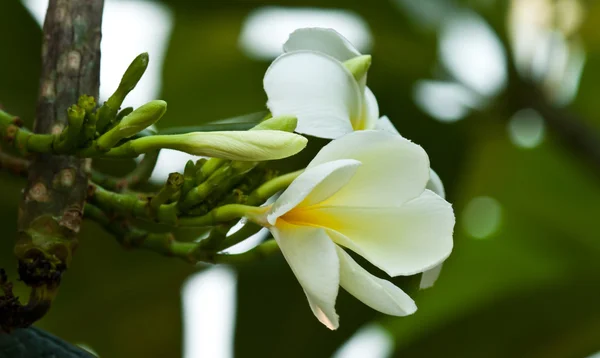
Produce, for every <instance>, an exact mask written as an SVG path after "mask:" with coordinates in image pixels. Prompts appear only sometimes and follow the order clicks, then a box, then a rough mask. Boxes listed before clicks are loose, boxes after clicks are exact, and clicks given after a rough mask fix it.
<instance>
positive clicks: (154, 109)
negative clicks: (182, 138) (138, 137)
mask: <svg viewBox="0 0 600 358" xmlns="http://www.w3.org/2000/svg"><path fill="white" fill-rule="evenodd" d="M166 111H167V102H165V101H160V100H155V101H150V102H148V103H146V104H144V105H142V106H141V107H139V108H137V109H136V110H134V111H133V112H131V113H130V114H128V115H126V116H125V117H123V119H122V120H121V121H120V122H119V123H118V124H117V125H116V126H114V127H113V128H112V129H111V130H109V131H108V132H106V133H105V134H103V135H102V136H101V137H100V138H98V147H99V148H100V149H101V150H107V149H110V148H112V147H113V146H114V145H115V144H117V143H118V142H119V141H120V140H122V139H124V138H129V137H131V136H133V135H135V134H137V133H138V132H140V131H141V130H143V129H145V128H147V127H149V126H151V125H152V124H154V123H156V122H157V121H158V120H159V119H160V118H161V117H162V116H163V115H164V114H165V112H166Z"/></svg>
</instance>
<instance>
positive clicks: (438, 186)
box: [426, 169, 446, 198]
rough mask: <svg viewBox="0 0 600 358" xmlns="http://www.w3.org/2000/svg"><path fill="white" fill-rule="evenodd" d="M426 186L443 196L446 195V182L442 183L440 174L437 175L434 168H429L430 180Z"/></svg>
mask: <svg viewBox="0 0 600 358" xmlns="http://www.w3.org/2000/svg"><path fill="white" fill-rule="evenodd" d="M426 188H427V189H429V190H431V191H433V192H434V193H436V194H437V195H439V196H441V197H442V198H445V197H446V191H445V190H444V184H442V180H441V179H440V177H439V175H437V173H436V172H434V171H433V169H429V181H428V182H427V186H426Z"/></svg>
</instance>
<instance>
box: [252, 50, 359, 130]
mask: <svg viewBox="0 0 600 358" xmlns="http://www.w3.org/2000/svg"><path fill="white" fill-rule="evenodd" d="M263 85H264V89H265V92H266V93H267V97H268V101H267V107H269V110H270V111H271V113H272V114H273V116H282V115H292V116H296V117H297V118H298V126H297V127H296V132H298V133H305V134H309V135H312V136H315V137H321V138H337V137H340V136H342V135H344V134H346V133H349V132H352V125H351V123H350V118H355V117H358V116H359V115H360V113H361V105H362V103H361V101H362V95H361V93H360V90H359V87H358V84H357V83H356V81H355V80H354V77H352V74H351V73H350V72H348V70H347V69H346V68H345V67H344V66H343V65H342V64H341V63H340V62H339V61H337V60H336V59H334V58H332V57H329V56H327V55H324V54H321V53H318V52H311V51H296V52H292V53H287V54H284V55H282V56H279V57H278V58H277V59H276V60H275V61H273V63H272V64H271V66H270V67H269V69H268V70H267V73H266V74H265V78H264V80H263Z"/></svg>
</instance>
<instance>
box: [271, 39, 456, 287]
mask: <svg viewBox="0 0 600 358" xmlns="http://www.w3.org/2000/svg"><path fill="white" fill-rule="evenodd" d="M283 48H284V51H285V54H283V55H282V56H280V57H278V58H277V59H276V60H275V61H274V62H273V63H272V64H271V66H270V67H269V69H268V70H267V73H266V74H265V77H264V81H263V84H264V89H265V92H266V93H267V96H268V102H267V107H268V108H269V110H270V111H271V113H273V115H274V116H278V115H294V116H296V117H297V118H298V126H297V127H296V131H297V132H298V133H304V134H308V135H312V136H315V137H321V138H329V139H335V138H338V137H340V136H342V135H344V134H347V133H350V132H352V131H356V130H366V129H378V130H385V131H388V132H392V133H396V134H398V135H400V134H399V132H398V131H397V130H396V128H395V127H394V125H393V124H392V122H391V121H390V120H389V119H388V118H387V117H386V116H383V117H381V118H380V117H379V106H378V104H377V99H376V98H375V95H374V94H373V92H371V90H370V89H369V88H368V87H367V86H366V81H367V76H366V73H365V74H364V75H363V76H362V77H360V78H359V79H358V80H357V79H356V78H355V76H354V75H353V74H352V73H351V72H350V71H349V70H348V67H347V66H345V65H344V63H346V64H348V61H351V60H353V59H355V58H357V57H358V56H361V53H360V52H358V50H357V49H356V48H355V47H354V46H352V44H351V43H350V42H349V41H348V40H347V39H346V38H344V37H343V36H342V35H340V34H339V33H338V32H336V31H335V30H333V29H324V28H303V29H298V30H296V31H294V32H293V33H292V34H291V35H290V37H289V39H288V41H287V42H286V43H285V44H284V45H283ZM427 188H428V189H430V190H432V191H434V192H435V193H436V194H438V195H440V196H441V197H445V191H444V186H443V184H442V181H441V180H440V178H439V176H438V175H437V174H436V173H435V172H434V171H433V170H430V173H429V181H428V182H427ZM439 272H440V268H435V269H434V270H432V271H431V272H430V273H428V274H427V275H424V276H423V280H422V282H421V287H422V288H427V287H430V286H432V285H433V283H434V282H435V280H436V279H437V277H438V276H439Z"/></svg>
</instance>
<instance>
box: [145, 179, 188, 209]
mask: <svg viewBox="0 0 600 358" xmlns="http://www.w3.org/2000/svg"><path fill="white" fill-rule="evenodd" d="M182 186H183V175H181V174H179V173H171V174H169V179H167V182H166V183H165V185H164V186H163V187H162V188H161V189H160V191H159V192H158V193H157V194H156V195H155V196H154V197H153V198H152V199H151V200H150V208H151V210H152V211H154V212H156V211H158V209H159V208H160V206H161V205H163V204H166V203H167V201H169V199H171V197H172V196H173V195H175V194H176V193H177V192H178V191H179V190H181V187H182Z"/></svg>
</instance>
